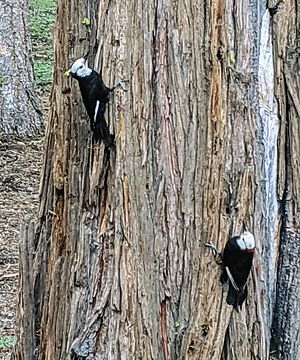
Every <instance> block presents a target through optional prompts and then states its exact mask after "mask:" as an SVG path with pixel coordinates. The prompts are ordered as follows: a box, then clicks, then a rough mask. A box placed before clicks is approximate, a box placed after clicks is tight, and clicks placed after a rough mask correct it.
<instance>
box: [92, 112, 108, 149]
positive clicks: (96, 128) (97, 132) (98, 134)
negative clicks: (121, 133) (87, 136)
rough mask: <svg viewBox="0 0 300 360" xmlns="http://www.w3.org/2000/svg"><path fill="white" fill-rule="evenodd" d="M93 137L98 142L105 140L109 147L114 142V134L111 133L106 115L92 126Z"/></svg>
mask: <svg viewBox="0 0 300 360" xmlns="http://www.w3.org/2000/svg"><path fill="white" fill-rule="evenodd" d="M92 131H93V139H94V142H95V143H96V144H98V143H100V142H101V140H103V142H104V144H105V145H106V146H107V147H109V146H111V145H112V144H113V136H112V135H110V133H109V129H108V126H107V123H106V121H105V118H104V115H103V116H101V117H100V118H98V119H97V121H96V123H94V124H93V126H92Z"/></svg>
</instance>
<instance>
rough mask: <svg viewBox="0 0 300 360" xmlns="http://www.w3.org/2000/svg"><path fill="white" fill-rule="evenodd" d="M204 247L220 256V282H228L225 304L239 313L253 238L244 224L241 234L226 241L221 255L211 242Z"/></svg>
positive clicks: (251, 256)
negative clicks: (221, 271)
mask: <svg viewBox="0 0 300 360" xmlns="http://www.w3.org/2000/svg"><path fill="white" fill-rule="evenodd" d="M205 245H206V246H209V247H210V248H212V250H213V251H214V253H215V254H219V255H220V257H221V259H222V266H223V273H222V275H221V278H220V281H221V283H222V284H225V283H226V282H227V280H229V289H228V294H227V298H226V302H227V304H228V305H232V306H233V307H234V308H235V310H237V311H239V308H240V307H241V306H242V304H243V302H244V301H245V299H246V297H247V293H248V292H247V284H246V283H247V279H248V276H249V273H250V270H251V266H252V261H253V255H254V249H255V241H254V236H253V235H252V234H251V233H250V232H249V231H248V228H247V226H246V225H245V223H244V224H243V231H242V232H241V234H240V235H239V236H234V237H232V238H230V239H229V240H228V241H227V243H226V245H225V248H224V251H223V253H221V252H219V251H218V249H217V248H216V247H215V246H214V245H213V244H212V243H211V242H209V243H207V244H205Z"/></svg>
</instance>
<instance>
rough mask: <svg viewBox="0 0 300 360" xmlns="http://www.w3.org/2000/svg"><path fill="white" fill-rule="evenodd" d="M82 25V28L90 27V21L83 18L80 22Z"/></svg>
mask: <svg viewBox="0 0 300 360" xmlns="http://www.w3.org/2000/svg"><path fill="white" fill-rule="evenodd" d="M82 24H83V25H84V26H90V25H91V22H90V19H88V18H84V19H83V20H82Z"/></svg>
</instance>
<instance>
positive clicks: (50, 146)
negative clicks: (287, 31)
mask: <svg viewBox="0 0 300 360" xmlns="http://www.w3.org/2000/svg"><path fill="white" fill-rule="evenodd" d="M272 16H273V15H272ZM272 16H271V14H270V11H269V10H268V9H266V4H265V2H263V1H246V0H244V1H241V2H234V1H227V2H226V3H224V2H223V1H221V0H219V1H214V2H204V3H199V4H198V3H195V2H193V1H188V0H185V1H184V0H180V1H178V2H175V3H174V2H171V1H162V0H158V1H157V2H156V3H155V4H153V2H151V1H144V0H143V1H139V0H135V1H129V0H128V1H127V0H125V1H123V2H122V3H120V2H110V1H101V2H96V3H93V4H92V5H86V3H85V2H83V1H79V4H77V3H76V6H75V2H73V1H67V0H63V1H59V2H58V13H57V24H56V30H55V39H56V41H55V70H54V83H53V88H52V96H51V112H50V118H49V124H48V130H47V134H46V156H45V164H44V170H43V173H44V176H43V178H42V182H41V202H40V212H39V222H38V228H37V230H36V238H35V239H36V243H35V253H34V254H35V255H34V259H33V263H34V265H35V266H36V267H39V266H40V267H41V272H40V273H39V275H38V276H35V277H34V279H33V285H32V286H33V288H34V297H35V302H36V303H38V305H35V309H36V315H35V321H36V324H37V325H36V332H37V333H38V334H39V335H37V336H36V343H37V347H38V351H37V352H36V357H35V358H36V359H40V360H41V359H46V360H47V359H49V360H50V359H51V360H53V359H63V360H66V359H82V358H86V359H92V358H93V359H165V360H166V359H197V360H198V359H203V360H204V359H205V360H206V359H224V360H225V359H249V360H250V359H253V358H255V359H268V357H269V346H270V337H271V332H270V329H271V324H272V319H273V307H274V304H275V300H276V299H275V296H274V294H275V288H274V280H275V277H276V269H277V265H278V264H277V258H278V247H279V240H280V236H279V235H280V231H279V229H280V225H281V214H279V207H278V199H277V191H278V188H279V187H280V186H281V187H282V188H283V189H284V188H285V187H284V186H283V185H282V179H281V180H280V181H279V182H278V183H277V173H279V174H282V173H284V171H285V165H283V163H282V162H280V161H282V158H280V159H281V160H279V167H278V168H277V156H278V151H277V141H278V126H279V124H278V123H279V120H278V113H279V114H281V105H280V102H279V101H277V100H278V99H276V98H275V95H274V94H276V91H277V90H276V89H277V88H276V87H277V82H274V78H275V80H276V79H277V78H276V76H274V73H276V71H277V67H274V64H276V61H277V54H278V53H277V45H276V43H275V42H274V41H273V42H272V41H271V40H272V36H271V35H272V32H273V29H274V23H273V21H274V18H272ZM84 17H88V18H90V19H91V26H90V31H89V29H88V28H86V27H84V25H83V24H82V22H81V20H82V19H83V18H84ZM62 29H65V30H67V31H62ZM78 39H81V41H78ZM273 46H274V48H273ZM88 49H90V65H91V66H93V67H94V68H95V69H96V70H98V71H100V70H101V73H102V76H103V78H104V81H105V83H106V84H108V85H110V86H111V85H114V84H115V83H117V81H118V80H119V79H129V80H130V82H129V85H128V91H127V92H122V91H116V92H115V93H114V94H113V96H112V99H111V102H110V104H109V107H108V111H107V114H106V116H107V121H108V123H109V126H110V131H111V133H113V134H114V135H115V147H113V148H110V149H109V150H107V149H105V148H104V146H103V145H101V146H95V145H93V144H92V142H91V132H90V130H89V123H88V120H87V117H86V114H85V110H84V108H83V105H82V101H81V99H80V95H79V90H78V88H76V84H74V83H72V84H71V83H70V82H69V80H67V79H65V78H64V77H63V73H64V71H65V70H66V69H67V68H68V65H69V64H70V63H71V61H73V60H74V59H75V58H77V57H80V56H82V54H84V53H85V52H86V51H87V50H88ZM274 59H275V60H274ZM275 88H276V89H275ZM70 90H71V91H70ZM293 94H294V92H293ZM283 95H284V94H283ZM283 95H282V97H280V99H284V96H283ZM278 104H279V109H278ZM280 120H281V121H282V119H280ZM282 134H284V136H285V133H284V132H283V129H282V127H281V132H280V139H279V140H280V141H279V148H280V149H281V146H282V141H284V143H285V140H284V138H282ZM283 149H284V151H285V150H286V148H285V147H283ZM280 156H281V155H280ZM287 158H288V156H287ZM295 161H296V160H295ZM294 168H297V164H294ZM243 220H244V221H246V222H247V223H248V225H249V227H250V230H251V231H253V232H254V235H255V238H256V242H257V244H256V245H257V250H256V255H255V261H254V265H253V271H252V273H251V276H250V278H249V281H248V289H249V291H248V293H249V294H248V298H247V300H246V303H245V306H244V307H243V310H242V311H241V312H240V313H237V312H234V311H233V310H232V308H231V307H230V306H227V305H226V301H225V299H226V291H227V289H226V286H225V287H223V288H222V286H221V284H220V283H219V277H220V274H221V271H220V268H219V266H218V265H217V264H216V263H215V261H214V259H213V257H212V256H211V254H210V253H209V251H208V249H207V248H206V247H205V246H204V243H206V242H207V241H208V240H211V241H213V242H215V243H216V244H217V245H218V247H219V248H222V247H223V246H224V245H225V242H226V241H227V238H228V236H229V235H230V236H231V235H236V234H238V233H239V232H240V230H241V225H242V221H243ZM281 239H283V236H281ZM282 246H283V245H282ZM281 261H285V260H284V259H282V260H281ZM281 273H282V272H281V270H280V267H279V271H278V276H279V277H280V276H281ZM293 279H294V278H293ZM278 289H279V288H277V291H278ZM280 296H281V295H280ZM280 296H279V295H278V297H277V299H279V298H280ZM293 299H294V300H295V299H296V298H293ZM294 300H293V302H292V303H291V304H292V305H291V306H292V308H293V309H294V310H295V309H296V307H294V306H296V301H294ZM291 301H292V300H291ZM277 306H278V305H277ZM273 323H274V322H273ZM291 349H292V348H291ZM293 351H294V350H293ZM294 355H295V352H294ZM294 355H291V357H289V359H296V357H293V356H294ZM15 359H22V358H21V357H17V356H15Z"/></svg>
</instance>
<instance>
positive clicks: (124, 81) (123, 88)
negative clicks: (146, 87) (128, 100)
mask: <svg viewBox="0 0 300 360" xmlns="http://www.w3.org/2000/svg"><path fill="white" fill-rule="evenodd" d="M127 82H129V80H120V81H119V82H118V84H117V85H116V86H115V88H118V87H120V88H121V89H122V90H123V91H127V89H126V88H125V86H124V85H123V84H124V83H127Z"/></svg>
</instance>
